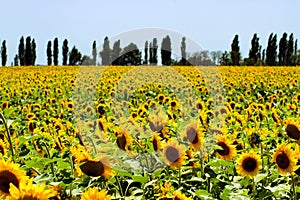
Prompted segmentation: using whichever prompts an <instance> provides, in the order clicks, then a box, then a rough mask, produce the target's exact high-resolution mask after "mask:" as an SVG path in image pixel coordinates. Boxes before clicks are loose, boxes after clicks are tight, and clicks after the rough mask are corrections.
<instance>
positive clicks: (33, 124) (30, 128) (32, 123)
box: [28, 120, 37, 133]
mask: <svg viewBox="0 0 300 200" xmlns="http://www.w3.org/2000/svg"><path fill="white" fill-rule="evenodd" d="M36 127H37V125H36V122H35V121H33V120H30V121H29V122H28V131H29V132H31V133H33V131H34V129H35V128H36Z"/></svg>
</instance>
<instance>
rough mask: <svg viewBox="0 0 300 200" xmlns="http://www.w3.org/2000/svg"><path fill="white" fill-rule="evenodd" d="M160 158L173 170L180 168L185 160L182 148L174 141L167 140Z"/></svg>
mask: <svg viewBox="0 0 300 200" xmlns="http://www.w3.org/2000/svg"><path fill="white" fill-rule="evenodd" d="M162 154H163V155H162V156H163V158H164V160H165V162H166V163H167V164H168V165H169V166H170V167H171V168H173V169H177V168H180V167H181V166H182V165H183V164H184V161H185V160H186V158H187V157H186V156H185V151H184V147H183V146H182V145H179V144H178V142H177V141H176V140H174V139H173V140H169V141H168V142H167V143H166V145H165V146H164V148H163V152H162Z"/></svg>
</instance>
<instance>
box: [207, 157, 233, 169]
mask: <svg viewBox="0 0 300 200" xmlns="http://www.w3.org/2000/svg"><path fill="white" fill-rule="evenodd" d="M208 164H209V165H210V166H214V167H221V166H222V167H223V166H227V167H231V166H234V164H233V163H232V162H231V161H226V160H221V159H214V160H212V161H210V162H209V163H208Z"/></svg>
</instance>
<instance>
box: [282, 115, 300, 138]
mask: <svg viewBox="0 0 300 200" xmlns="http://www.w3.org/2000/svg"><path fill="white" fill-rule="evenodd" d="M285 132H286V133H287V135H288V136H289V137H290V138H292V139H294V140H299V139H300V120H298V121H295V120H293V119H287V120H286V123H285Z"/></svg>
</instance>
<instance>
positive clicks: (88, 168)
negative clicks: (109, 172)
mask: <svg viewBox="0 0 300 200" xmlns="http://www.w3.org/2000/svg"><path fill="white" fill-rule="evenodd" d="M80 169H81V171H82V172H83V173H85V174H86V175H88V176H94V177H96V176H101V175H102V174H103V173H104V165H103V163H102V162H101V161H87V162H86V163H84V164H83V165H80Z"/></svg>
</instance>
